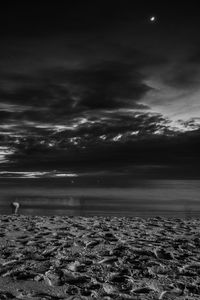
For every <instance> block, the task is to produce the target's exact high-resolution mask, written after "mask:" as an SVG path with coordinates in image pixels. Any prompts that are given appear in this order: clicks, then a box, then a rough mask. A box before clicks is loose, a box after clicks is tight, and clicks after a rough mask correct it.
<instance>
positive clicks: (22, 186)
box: [0, 179, 200, 217]
mask: <svg viewBox="0 0 200 300" xmlns="http://www.w3.org/2000/svg"><path fill="white" fill-rule="evenodd" d="M12 201H18V202H20V204H21V209H20V213H21V214H28V215H85V216H87V215H121V216H140V217H146V216H147V217H149V216H168V217H170V216H172V217H191V216H200V180H138V181H137V180H133V181H132V182H131V181H130V180H129V183H128V185H126V184H125V185H123V184H122V186H120V185H118V184H115V183H114V182H113V181H112V183H111V184H108V182H107V183H101V182H97V183H96V184H93V183H92V184H90V182H88V181H82V182H70V181H68V182H67V181H65V180H57V181H55V180H50V179H49V180H48V179H45V180H41V179H37V180H36V179H35V180H32V179H12V180H11V179H10V180H9V179H2V180H1V182H0V214H9V213H11V207H10V203H11V202H12Z"/></svg>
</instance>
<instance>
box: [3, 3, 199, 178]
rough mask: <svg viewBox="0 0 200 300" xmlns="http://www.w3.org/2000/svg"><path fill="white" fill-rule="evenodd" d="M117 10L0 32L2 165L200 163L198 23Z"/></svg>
mask: <svg viewBox="0 0 200 300" xmlns="http://www.w3.org/2000/svg"><path fill="white" fill-rule="evenodd" d="M119 13H120V11H118V10H116V12H115V14H116V15H115V14H114V15H113V16H112V17H111V19H109V18H108V19H106V18H105V22H104V23H102V20H101V18H100V13H97V12H96V14H97V17H96V19H95V18H94V15H95V13H94V15H93V16H92V17H91V16H89V13H88V12H87V22H88V23H87V22H86V23H85V21H84V20H85V19H84V17H83V16H82V15H81V14H80V11H79V12H78V13H77V12H76V11H73V12H72V16H70V17H69V20H68V21H66V20H64V21H62V19H61V21H59V18H58V17H57V18H56V19H55V20H50V17H49V18H48V19H46V18H47V17H46V18H45V17H44V20H43V21H41V22H39V24H38V25H35V23H34V22H33V20H32V21H30V22H31V23H30V26H29V33H30V32H32V37H31V36H30V34H29V33H28V32H26V29H25V28H24V29H23V31H22V32H21V31H20V30H19V29H20V28H21V27H20V26H22V25H23V21H21V23H19V24H18V25H19V28H18V27H16V32H14V35H13V34H11V33H12V32H11V31H10V27H8V29H7V31H6V32H3V33H1V35H2V46H1V48H0V54H1V55H0V164H1V165H0V167H1V169H2V170H3V171H2V172H5V171H10V170H12V171H16V172H17V170H23V171H24V170H26V169H27V168H28V169H31V168H35V169H36V170H38V169H40V168H43V169H48V170H53V169H55V168H56V169H57V168H58V169H59V168H61V167H62V166H63V167H68V166H69V167H72V166H73V165H75V166H80V168H82V167H84V166H89V165H93V166H94V165H99V164H102V163H103V165H106V164H109V163H111V164H112V165H116V166H117V164H118V162H119V163H120V165H123V164H124V166H126V165H129V164H130V163H131V164H140V165H143V164H144V165H145V164H147V165H148V164H158V165H169V164H174V163H175V164H177V163H186V164H194V165H195V164H196V163H197V164H198V163H199V159H198V157H197V151H198V150H199V142H198V140H199V137H200V136H199V135H200V101H199V97H200V84H199V83H200V48H199V45H200V43H199V42H200V40H199V37H198V35H197V34H196V33H197V31H196V29H195V28H196V26H197V25H198V21H197V20H196V19H194V21H193V22H189V20H188V22H187V21H184V23H183V24H182V27H181V26H180V24H178V20H177V18H178V19H179V20H180V19H181V18H182V16H181V15H180V16H178V17H177V18H176V19H175V17H174V18H173V16H171V24H169V23H168V21H167V19H166V15H165V14H164V15H163V14H162V12H160V19H159V21H158V24H157V23H156V24H150V23H149V22H148V19H147V18H146V16H147V15H148V11H146V13H144V14H141V11H140V13H135V14H134V13H133V16H131V15H129V11H128V8H127V9H125V10H124V11H122V13H121V14H119ZM77 14H78V16H79V17H80V16H81V17H80V19H79V21H78V23H76V22H75V21H76V18H75V15H77ZM117 17H118V18H117ZM73 18H75V19H73ZM77 18H78V17H77ZM45 21H46V23H47V24H50V27H49V28H48V29H47V28H46V25H44V24H45ZM83 21H84V22H83ZM27 22H28V21H27ZM59 22H61V23H62V22H63V23H62V24H61V23H59ZM92 22H93V24H94V26H93V27H91V26H89V24H90V23H92ZM73 24H75V25H74V27H73V26H72V25H73ZM83 24H86V25H84V26H82V25H83ZM61 25H63V26H61ZM174 25H176V26H175V27H174ZM34 26H36V27H34ZM70 26H71V27H70ZM174 28H175V29H174ZM39 29H40V33H39ZM33 32H34V34H33ZM172 45H173V47H172ZM2 174H3V173H2Z"/></svg>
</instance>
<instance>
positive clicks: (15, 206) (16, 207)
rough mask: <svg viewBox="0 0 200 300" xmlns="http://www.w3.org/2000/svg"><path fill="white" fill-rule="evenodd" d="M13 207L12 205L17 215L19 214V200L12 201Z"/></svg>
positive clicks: (13, 211)
mask: <svg viewBox="0 0 200 300" xmlns="http://www.w3.org/2000/svg"><path fill="white" fill-rule="evenodd" d="M11 207H12V213H13V214H15V215H17V214H18V210H19V207H20V204H19V203H18V202H12V203H11Z"/></svg>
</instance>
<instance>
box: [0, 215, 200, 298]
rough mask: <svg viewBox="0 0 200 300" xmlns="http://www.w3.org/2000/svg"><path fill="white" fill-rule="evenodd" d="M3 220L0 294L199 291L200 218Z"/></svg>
mask: <svg viewBox="0 0 200 300" xmlns="http://www.w3.org/2000/svg"><path fill="white" fill-rule="evenodd" d="M0 223H1V225H0V299H27V300H28V299H185V300H186V299H200V220H198V219H190V220H182V219H163V218H152V219H147V220H144V219H140V218H119V217H112V218H109V217H105V218H104V217H90V218H86V217H28V216H1V217H0Z"/></svg>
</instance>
